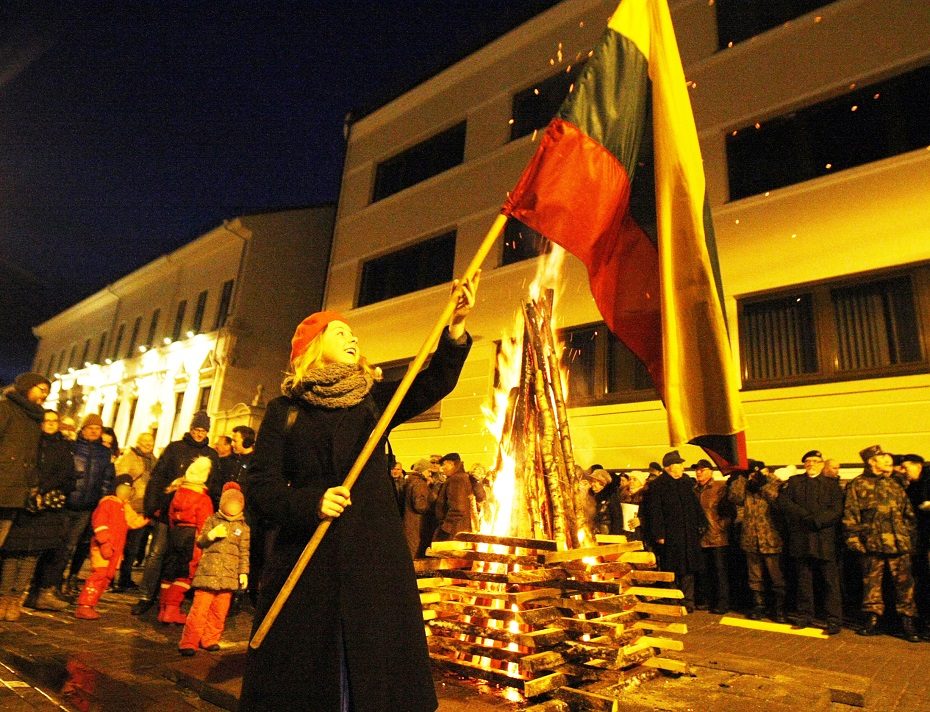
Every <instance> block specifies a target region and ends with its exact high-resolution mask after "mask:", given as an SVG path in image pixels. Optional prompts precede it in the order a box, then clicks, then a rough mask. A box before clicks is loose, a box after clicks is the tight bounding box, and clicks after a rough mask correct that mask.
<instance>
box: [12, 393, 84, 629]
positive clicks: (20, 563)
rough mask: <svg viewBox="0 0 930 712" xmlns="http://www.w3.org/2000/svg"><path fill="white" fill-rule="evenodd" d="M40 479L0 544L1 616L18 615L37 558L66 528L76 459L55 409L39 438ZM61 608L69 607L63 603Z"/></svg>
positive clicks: (47, 415)
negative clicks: (66, 506)
mask: <svg viewBox="0 0 930 712" xmlns="http://www.w3.org/2000/svg"><path fill="white" fill-rule="evenodd" d="M38 468H39V469H38V473H39V481H38V484H37V486H36V487H35V488H34V489H33V490H32V491H31V492H30V496H29V502H28V504H29V506H27V508H26V510H25V511H21V512H20V513H19V515H18V516H17V517H16V521H15V522H14V523H13V527H12V528H11V529H10V533H9V535H8V536H7V538H6V542H4V544H3V552H2V553H3V567H2V571H0V620H8V621H15V620H18V619H19V616H20V611H21V606H22V603H23V597H24V596H25V595H26V592H27V590H28V589H29V587H30V584H31V583H32V577H33V574H34V573H35V570H36V566H37V565H38V561H39V557H40V556H41V555H42V554H44V553H45V552H47V551H54V550H55V549H56V548H57V547H58V544H59V543H60V541H61V535H62V532H63V530H64V513H63V512H62V507H63V506H64V500H65V495H66V494H67V493H68V492H70V491H71V490H72V489H74V458H73V457H72V456H71V448H69V447H68V443H67V442H66V441H65V439H64V438H63V437H62V436H61V434H60V433H59V432H58V413H56V412H55V411H54V410H46V411H45V417H44V419H43V420H42V439H41V440H40V442H39V462H38ZM60 606H61V607H62V608H64V607H67V604H66V603H65V602H64V601H61V602H60Z"/></svg>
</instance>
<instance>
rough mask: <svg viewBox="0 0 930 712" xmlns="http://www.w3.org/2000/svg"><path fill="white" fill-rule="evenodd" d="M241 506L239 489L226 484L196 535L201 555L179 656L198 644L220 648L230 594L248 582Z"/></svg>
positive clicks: (246, 533) (246, 541)
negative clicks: (212, 512) (214, 507)
mask: <svg viewBox="0 0 930 712" xmlns="http://www.w3.org/2000/svg"><path fill="white" fill-rule="evenodd" d="M244 509H245V497H244V496H243V495H242V488H241V487H240V486H239V485H238V483H236V482H228V483H226V484H225V485H224V486H223V493H222V494H221V495H220V508H219V511H218V512H216V513H215V514H213V515H212V516H211V517H210V518H209V519H207V521H206V523H205V524H204V525H203V530H202V531H201V533H200V536H199V537H198V538H197V546H198V547H200V549H201V550H202V551H203V554H202V555H201V557H200V562H199V563H198V564H197V573H196V574H195V575H194V580H193V582H192V585H193V588H194V602H193V604H192V605H191V609H190V612H189V613H188V614H187V622H186V623H185V624H184V632H183V633H181V641H180V642H179V643H178V650H179V651H180V653H181V655H193V654H194V652H195V651H196V650H197V648H198V647H199V648H203V649H204V650H209V651H210V652H213V651H216V650H219V649H220V637H221V636H222V635H223V628H224V627H225V625H226V616H227V614H228V613H229V606H230V603H231V601H232V597H233V594H234V593H235V592H236V591H238V590H241V589H243V590H244V589H245V588H246V587H247V586H248V585H249V539H250V536H249V526H248V524H246V522H245V517H244V515H243V510H244Z"/></svg>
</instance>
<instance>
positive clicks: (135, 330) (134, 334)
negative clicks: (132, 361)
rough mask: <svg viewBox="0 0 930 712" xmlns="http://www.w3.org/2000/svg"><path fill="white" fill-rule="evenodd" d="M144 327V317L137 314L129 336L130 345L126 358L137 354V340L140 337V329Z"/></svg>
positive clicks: (127, 348)
mask: <svg viewBox="0 0 930 712" xmlns="http://www.w3.org/2000/svg"><path fill="white" fill-rule="evenodd" d="M141 328H142V317H141V316H137V317H136V320H135V321H134V322H132V331H131V332H130V336H129V345H128V346H127V347H126V358H132V357H133V356H135V355H136V341H138V339H139V329H141Z"/></svg>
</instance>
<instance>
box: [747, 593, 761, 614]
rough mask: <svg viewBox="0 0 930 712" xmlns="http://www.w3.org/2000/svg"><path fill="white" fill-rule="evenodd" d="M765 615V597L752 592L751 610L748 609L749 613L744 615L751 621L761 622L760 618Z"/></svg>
mask: <svg viewBox="0 0 930 712" xmlns="http://www.w3.org/2000/svg"><path fill="white" fill-rule="evenodd" d="M764 615H765V596H763V595H762V593H761V592H759V591H753V592H752V608H751V609H749V613H747V614H746V617H747V618H748V619H749V620H751V621H759V620H762V616H764Z"/></svg>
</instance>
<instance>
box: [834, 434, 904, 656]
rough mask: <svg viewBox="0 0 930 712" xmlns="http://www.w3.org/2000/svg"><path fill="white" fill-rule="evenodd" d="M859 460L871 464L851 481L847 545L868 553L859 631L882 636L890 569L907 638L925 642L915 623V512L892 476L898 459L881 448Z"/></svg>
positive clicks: (846, 515)
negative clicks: (884, 588)
mask: <svg viewBox="0 0 930 712" xmlns="http://www.w3.org/2000/svg"><path fill="white" fill-rule="evenodd" d="M859 456H860V457H861V458H862V461H863V462H864V463H865V472H863V473H862V474H861V475H859V476H858V477H856V478H855V479H854V480H853V481H852V482H850V483H849V487H848V488H847V489H846V506H845V508H844V511H843V527H844V528H845V531H846V545H847V546H848V547H849V548H850V549H851V550H852V551H855V552H857V553H859V554H861V555H862V586H863V595H862V612H863V613H864V614H865V624H864V625H863V627H862V629H861V630H859V631H858V633H859V634H860V635H876V634H877V633H878V619H879V616H881V615H882V613H883V612H884V610H885V605H884V602H883V601H882V578H883V576H884V570H885V566H886V565H887V567H888V571H889V573H890V575H891V578H892V581H893V583H894V588H895V607H896V608H897V611H898V615H899V616H900V617H901V630H902V633H903V635H902V637H903V638H904V639H905V640H907V641H910V642H915V643H916V642H919V640H920V638H919V637H918V635H917V629H916V625H915V620H914V619H915V617H916V616H917V607H916V605H915V604H914V578H913V576H912V575H911V552H912V551H913V539H912V536H913V534H914V527H915V516H914V509H913V507H912V506H911V502H910V500H909V499H908V496H907V493H906V492H905V491H904V488H903V487H902V486H901V485H900V483H899V482H898V480H897V479H896V478H894V477H893V476H892V472H893V470H894V464H893V463H894V461H893V458H892V456H891V455H890V454H889V453H887V452H885V451H884V449H883V448H882V447H881V445H872V446H871V447H867V448H865V449H864V450H862V451H860V452H859Z"/></svg>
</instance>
